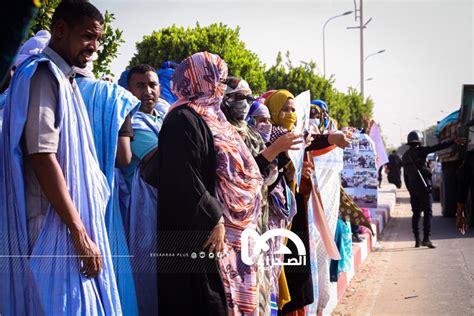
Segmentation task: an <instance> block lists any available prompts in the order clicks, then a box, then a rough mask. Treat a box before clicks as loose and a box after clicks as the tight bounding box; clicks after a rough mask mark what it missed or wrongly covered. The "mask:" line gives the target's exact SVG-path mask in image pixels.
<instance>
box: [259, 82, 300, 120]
mask: <svg viewBox="0 0 474 316" xmlns="http://www.w3.org/2000/svg"><path fill="white" fill-rule="evenodd" d="M294 98H295V97H294V95H293V94H292V93H291V92H290V91H288V90H284V89H281V90H278V91H277V92H275V93H273V94H272V95H270V96H269V97H268V98H266V99H265V105H266V106H267V107H268V110H269V111H270V116H271V120H272V123H273V124H275V125H278V126H282V127H285V128H287V126H284V125H285V122H284V121H283V120H282V118H281V116H280V113H281V109H282V108H283V106H284V105H285V103H286V101H288V99H294ZM287 129H288V128H287Z"/></svg>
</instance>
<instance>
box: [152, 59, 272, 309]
mask: <svg viewBox="0 0 474 316" xmlns="http://www.w3.org/2000/svg"><path fill="white" fill-rule="evenodd" d="M225 79H227V65H226V64H225V62H224V61H223V60H222V59H221V58H220V57H219V56H217V55H214V54H210V53H207V52H203V53H197V54H194V55H192V56H191V57H188V58H187V59H185V60H184V61H183V62H182V63H181V64H180V65H179V66H178V68H177V69H176V72H175V74H174V78H173V93H174V94H175V95H177V96H178V101H177V102H176V103H175V104H174V105H173V107H172V108H171V109H170V111H169V112H168V114H167V116H166V118H165V121H164V122H163V127H162V129H161V132H160V136H159V144H160V147H159V148H160V149H159V150H160V155H159V161H158V165H159V176H158V195H159V199H158V201H159V202H158V232H159V239H158V254H157V256H158V258H157V268H158V306H159V314H161V315H172V314H183V315H187V314H189V315H191V314H193V315H223V314H239V313H251V312H252V311H254V310H255V308H256V304H257V293H256V275H255V267H252V266H246V265H244V264H243V263H242V261H241V258H240V237H241V234H242V231H243V230H244V229H246V228H255V226H256V221H257V218H258V215H259V214H258V213H259V210H260V203H261V193H260V190H261V186H262V182H263V180H262V177H261V175H260V172H259V169H258V166H257V164H256V162H255V160H254V158H253V157H252V155H251V153H250V151H249V150H248V149H247V146H246V145H245V143H244V142H243V141H242V138H241V137H240V135H239V134H238V132H237V131H236V130H235V128H234V127H233V126H232V125H231V124H230V123H229V122H227V120H226V118H225V116H224V114H223V113H222V111H221V109H220V105H221V102H222V98H223V95H224V91H225V88H226V86H225ZM204 250H205V251H206V252H204ZM224 251H225V252H226V253H227V255H226V256H225V257H222V256H220V255H221V254H222V253H223V252H224ZM166 254H181V255H182V256H181V257H180V256H179V255H175V256H174V257H171V256H166ZM186 254H189V257H186ZM201 257H202V258H201Z"/></svg>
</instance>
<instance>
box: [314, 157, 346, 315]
mask: <svg viewBox="0 0 474 316" xmlns="http://www.w3.org/2000/svg"><path fill="white" fill-rule="evenodd" d="M315 167H316V169H315V177H316V179H317V183H318V188H319V190H320V194H321V202H322V205H323V207H324V213H325V214H326V220H327V223H328V225H329V229H330V231H331V234H332V236H333V238H334V235H335V233H336V224H337V218H338V215H339V199H338V197H339V187H340V185H341V174H340V172H339V171H334V170H331V169H320V168H318V166H317V165H315ZM317 255H318V274H319V275H318V281H319V284H318V289H319V299H318V311H322V310H323V309H324V308H325V307H326V305H327V303H328V302H329V295H330V287H331V285H330V281H329V256H328V253H327V251H326V248H325V247H324V244H323V243H320V244H319V245H318V249H317Z"/></svg>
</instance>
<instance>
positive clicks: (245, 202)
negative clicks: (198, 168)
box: [173, 52, 263, 315]
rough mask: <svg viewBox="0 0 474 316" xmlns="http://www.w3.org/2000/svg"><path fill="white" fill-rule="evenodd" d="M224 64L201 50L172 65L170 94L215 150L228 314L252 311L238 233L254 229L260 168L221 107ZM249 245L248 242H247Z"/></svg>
mask: <svg viewBox="0 0 474 316" xmlns="http://www.w3.org/2000/svg"><path fill="white" fill-rule="evenodd" d="M226 77H227V65H226V64H225V62H224V61H223V60H222V59H221V58H220V57H219V56H217V55H214V54H211V53H208V52H201V53H196V54H194V55H192V56H191V57H188V58H187V59H185V60H184V61H183V62H181V64H180V65H179V66H178V68H177V69H176V72H175V74H174V78H173V93H174V94H175V95H177V96H178V101H177V102H175V104H174V106H176V105H178V104H185V103H187V104H188V106H189V107H191V108H192V109H194V110H195V111H196V112H197V113H198V114H199V115H200V116H201V117H202V118H203V119H204V121H205V122H206V123H207V125H208V126H209V128H210V130H211V132H212V135H213V137H214V146H215V149H216V153H217V159H216V162H217V170H216V175H217V196H218V198H219V200H220V201H221V202H222V203H223V204H224V205H225V206H226V208H225V210H224V219H225V228H226V237H227V243H226V248H227V249H226V250H227V251H228V252H229V254H228V256H226V257H225V258H220V259H218V264H219V268H220V273H221V277H222V279H223V283H224V287H225V290H226V296H227V304H228V310H229V314H230V315H232V314H236V315H237V314H240V313H252V312H254V311H255V310H256V307H257V278H256V276H257V275H256V269H255V267H254V266H247V265H245V264H243V263H242V260H241V255H240V248H241V245H240V237H241V234H242V231H243V230H244V229H246V228H255V227H256V224H257V218H258V216H259V212H260V209H261V199H262V196H261V187H262V184H263V180H262V177H261V175H260V171H259V169H258V166H257V163H256V162H255V160H254V158H253V157H252V154H251V153H250V151H249V150H248V149H247V146H246V145H245V143H244V142H243V140H242V138H241V137H240V135H239V134H238V132H237V131H236V129H235V128H234V127H233V126H232V125H231V124H230V123H229V122H228V121H227V120H226V118H225V115H224V113H222V111H221V109H220V104H221V102H222V98H223V94H224V90H225V88H226V86H225V84H224V82H225V81H224V80H225V79H226ZM251 246H252V245H251Z"/></svg>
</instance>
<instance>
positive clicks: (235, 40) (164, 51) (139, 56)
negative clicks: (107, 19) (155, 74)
mask: <svg viewBox="0 0 474 316" xmlns="http://www.w3.org/2000/svg"><path fill="white" fill-rule="evenodd" d="M239 32H240V29H239V27H237V28H235V29H232V28H230V27H228V26H227V25H225V24H222V23H219V24H217V23H215V24H211V25H209V26H201V25H199V23H197V24H196V26H195V27H194V28H190V27H188V28H184V27H178V26H176V25H173V26H170V27H166V28H163V29H160V30H158V31H154V32H153V33H152V34H151V35H147V36H144V37H143V39H142V41H140V42H138V43H137V44H136V47H137V53H136V54H135V55H134V56H133V58H132V59H131V60H130V65H129V66H131V67H132V66H135V65H139V64H149V65H151V66H153V67H155V68H159V67H160V66H161V64H162V63H163V62H165V61H167V60H173V61H176V62H178V63H179V62H181V61H182V60H183V59H185V58H187V57H189V56H191V55H192V54H194V53H197V52H200V51H208V52H211V53H215V54H218V55H219V56H220V57H222V59H224V60H225V62H226V63H227V66H228V67H229V75H232V76H237V77H241V78H244V79H245V80H247V81H248V83H249V85H250V87H251V88H252V90H253V92H254V93H261V92H263V91H265V89H266V82H265V76H264V74H265V65H263V64H262V62H261V61H260V59H259V58H258V56H257V55H256V54H255V53H253V52H252V51H250V50H248V49H246V48H245V43H244V42H243V41H242V40H240V38H239Z"/></svg>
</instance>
